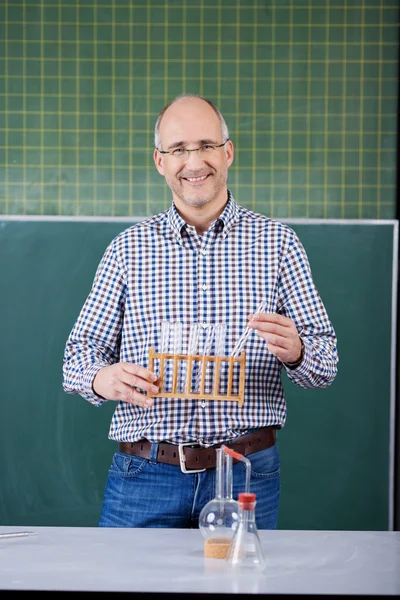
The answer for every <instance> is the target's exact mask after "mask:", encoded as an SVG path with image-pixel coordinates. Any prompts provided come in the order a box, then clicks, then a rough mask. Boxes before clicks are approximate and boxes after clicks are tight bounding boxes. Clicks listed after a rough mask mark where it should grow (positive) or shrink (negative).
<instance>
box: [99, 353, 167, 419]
mask: <svg viewBox="0 0 400 600" xmlns="http://www.w3.org/2000/svg"><path fill="white" fill-rule="evenodd" d="M93 390H94V392H95V393H96V394H98V395H99V396H101V397H102V398H106V399H107V400H117V401H118V400H122V401H124V402H129V403H130V404H137V405H138V406H142V407H146V408H148V407H150V406H152V405H153V402H154V400H153V399H152V398H150V397H149V396H146V394H145V393H141V391H140V390H143V391H144V392H147V393H148V394H151V393H152V394H157V393H158V391H159V387H158V386H157V375H156V374H155V373H153V372H152V371H149V370H147V369H145V368H144V367H141V366H140V365H134V364H131V363H125V362H123V363H116V364H114V365H110V366H107V367H103V368H102V369H100V370H99V371H98V373H97V374H96V377H95V378H94V380H93Z"/></svg>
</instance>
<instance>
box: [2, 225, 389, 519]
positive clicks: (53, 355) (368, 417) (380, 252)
mask: <svg viewBox="0 0 400 600" xmlns="http://www.w3.org/2000/svg"><path fill="white" fill-rule="evenodd" d="M286 222H288V223H289V224H290V225H291V226H292V227H293V229H295V230H296V231H297V232H298V234H299V236H300V238H301V240H302V241H303V244H304V246H305V248H306V250H307V252H308V255H309V258H310V263H311V267H312V271H313V276H314V279H315V281H316V283H317V286H318V288H319V291H320V293H321V296H322V298H323V300H324V302H325V305H326V307H327V309H328V312H329V314H330V316H331V319H332V321H333V324H334V326H335V328H336V331H337V334H338V348H339V356H340V363H339V373H338V376H337V379H336V381H335V382H334V384H333V385H332V386H331V387H330V388H328V389H326V390H302V389H300V388H297V387H296V386H294V385H293V384H292V383H291V382H289V380H287V379H286V380H285V388H286V392H287V398H288V419H287V424H286V426H285V428H284V429H283V430H282V431H281V432H280V433H279V442H278V443H279V446H280V452H281V461H282V503H281V513H280V518H279V528H281V529H353V530H354V529H356V530H385V529H390V528H391V526H390V522H391V514H390V513H391V508H390V507H391V503H392V498H391V494H392V491H391V490H392V470H393V469H392V458H393V457H392V454H391V452H392V449H391V445H392V439H391V428H392V426H391V411H392V408H393V406H392V403H393V401H394V400H393V396H392V395H393V391H392V390H391V382H392V380H393V378H392V375H391V360H392V345H393V338H392V308H393V306H392V304H393V303H394V300H393V298H394V296H393V286H392V277H393V272H392V270H393V253H394V246H395V240H396V239H397V238H396V235H395V234H396V232H397V222H395V221H385V222H384V221H381V222H376V221H375V222H370V223H368V222H357V221H353V222H349V221H348V222H334V223H332V222H329V221H323V222H312V221H311V222H310V221H309V222H295V221H293V222H292V223H290V222H289V221H286ZM129 224H130V223H129V222H127V221H124V222H121V221H90V220H86V221H84V220H71V221H66V220H51V219H47V220H39V219H37V220H36V219H33V220H22V219H18V218H16V219H15V220H13V219H6V218H4V219H3V220H0V281H1V295H0V355H1V361H0V372H1V391H2V402H1V403H0V525H36V526H40V525H60V526H96V525H97V522H98V518H99V512H100V506H101V500H102V494H103V487H104V483H105V478H106V474H107V470H108V466H109V461H110V459H111V455H112V453H113V452H114V449H115V445H114V443H113V442H111V441H109V440H108V439H107V435H108V426H109V421H110V417H111V412H112V410H113V408H114V405H113V403H109V404H106V405H104V406H103V407H101V408H95V407H93V406H91V405H90V404H89V403H87V402H86V401H85V400H83V399H82V398H80V397H79V396H71V395H67V394H65V393H64V392H63V390H62V357H63V352H64V345H65V341H66V338H67V336H68V334H69V332H70V330H71V327H72V325H73V323H74V321H75V318H76V317H77V314H78V312H79V310H80V308H81V306H82V304H83V301H84V300H85V298H86V295H87V293H88V292H89V290H90V287H91V284H92V280H93V277H94V273H95V269H96V267H97V264H98V262H99V260H100V258H101V256H102V254H103V251H104V250H105V247H106V245H107V244H108V243H109V242H110V241H111V239H112V238H113V237H114V236H115V235H116V234H117V233H118V232H120V231H121V230H122V229H124V228H125V227H127V226H129Z"/></svg>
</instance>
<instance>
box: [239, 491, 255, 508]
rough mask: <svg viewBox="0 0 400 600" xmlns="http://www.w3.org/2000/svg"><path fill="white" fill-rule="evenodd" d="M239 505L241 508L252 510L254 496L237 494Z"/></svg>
mask: <svg viewBox="0 0 400 600" xmlns="http://www.w3.org/2000/svg"><path fill="white" fill-rule="evenodd" d="M238 499H239V504H240V506H242V507H243V508H253V506H252V505H253V504H254V502H255V501H256V495H255V494H253V493H252V492H239V496H238Z"/></svg>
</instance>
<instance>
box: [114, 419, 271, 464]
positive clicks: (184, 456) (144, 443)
mask: <svg viewBox="0 0 400 600" xmlns="http://www.w3.org/2000/svg"><path fill="white" fill-rule="evenodd" d="M275 443H276V428H275V427H263V428H261V429H257V430H256V431H253V432H251V433H246V434H245V435H242V436H240V437H238V438H236V439H235V440H232V441H231V442H224V445H225V446H227V447H229V448H231V449H232V450H235V452H239V454H242V455H243V456H248V455H249V454H252V453H253V452H258V451H259V450H266V449H267V448H270V447H271V446H273V445H274V444H275ZM151 446H152V443H151V442H149V441H148V440H144V439H143V440H139V441H137V442H120V443H119V450H120V452H124V453H125V454H131V455H133V456H139V457H141V458H147V459H150V451H151ZM221 446H222V444H216V445H215V446H210V447H209V448H204V447H202V446H199V445H196V444H194V443H189V444H178V445H176V444H169V443H168V442H159V444H158V453H157V462H162V463H167V464H169V465H176V466H178V467H179V466H180V467H181V469H182V471H183V472H184V473H186V472H189V473H190V472H191V473H193V472H195V471H202V470H204V469H210V468H213V467H215V466H216V452H215V450H216V449H217V448H220V447H221ZM234 460H235V459H234Z"/></svg>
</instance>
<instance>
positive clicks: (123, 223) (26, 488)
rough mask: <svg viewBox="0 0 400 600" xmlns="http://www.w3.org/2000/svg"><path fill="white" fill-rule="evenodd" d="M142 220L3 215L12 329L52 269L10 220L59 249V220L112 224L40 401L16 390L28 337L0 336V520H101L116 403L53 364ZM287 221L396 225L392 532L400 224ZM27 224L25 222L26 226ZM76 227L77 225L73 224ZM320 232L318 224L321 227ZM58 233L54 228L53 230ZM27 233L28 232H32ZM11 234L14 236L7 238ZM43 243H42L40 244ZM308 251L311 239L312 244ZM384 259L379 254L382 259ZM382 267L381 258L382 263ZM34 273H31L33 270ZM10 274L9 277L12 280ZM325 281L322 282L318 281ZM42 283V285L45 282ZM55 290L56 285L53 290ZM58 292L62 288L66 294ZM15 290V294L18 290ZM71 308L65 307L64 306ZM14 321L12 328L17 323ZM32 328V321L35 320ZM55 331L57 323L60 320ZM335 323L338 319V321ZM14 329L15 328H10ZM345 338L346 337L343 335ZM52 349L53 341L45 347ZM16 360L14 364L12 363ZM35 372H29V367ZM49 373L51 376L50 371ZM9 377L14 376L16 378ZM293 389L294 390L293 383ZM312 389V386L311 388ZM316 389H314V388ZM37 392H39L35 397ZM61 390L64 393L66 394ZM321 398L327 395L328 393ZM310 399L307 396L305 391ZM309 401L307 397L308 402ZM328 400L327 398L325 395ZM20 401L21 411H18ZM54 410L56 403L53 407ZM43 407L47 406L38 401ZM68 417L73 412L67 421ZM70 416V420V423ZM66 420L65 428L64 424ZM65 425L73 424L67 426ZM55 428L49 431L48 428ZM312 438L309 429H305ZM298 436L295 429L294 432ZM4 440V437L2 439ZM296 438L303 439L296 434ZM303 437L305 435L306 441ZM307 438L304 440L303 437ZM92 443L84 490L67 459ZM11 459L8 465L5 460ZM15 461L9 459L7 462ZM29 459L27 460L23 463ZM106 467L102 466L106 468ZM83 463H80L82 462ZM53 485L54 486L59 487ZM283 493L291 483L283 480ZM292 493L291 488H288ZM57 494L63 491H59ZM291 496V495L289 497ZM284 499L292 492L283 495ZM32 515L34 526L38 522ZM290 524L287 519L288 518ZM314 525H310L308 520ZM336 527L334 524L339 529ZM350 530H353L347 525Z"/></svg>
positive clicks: (66, 267)
mask: <svg viewBox="0 0 400 600" xmlns="http://www.w3.org/2000/svg"><path fill="white" fill-rule="evenodd" d="M140 220H141V219H140V218H127V217H120V218H118V217H117V218H108V217H107V218H102V217H82V218H81V217H78V218H70V217H50V216H48V217H40V216H24V215H21V216H18V215H13V216H2V217H1V219H0V248H1V250H2V252H1V253H0V255H1V256H2V264H3V268H1V266H0V280H2V281H3V283H5V284H6V285H5V288H4V289H5V290H6V292H5V294H4V295H2V298H1V299H0V310H1V312H0V319H3V323H2V329H4V328H5V327H6V326H7V327H11V326H12V322H13V319H14V318H15V317H16V316H18V315H21V311H22V310H23V308H24V307H26V306H29V304H30V302H31V301H32V297H33V296H34V295H35V293H37V290H35V282H37V280H38V278H39V283H40V276H46V272H47V267H46V268H44V269H43V268H42V267H43V266H44V265H41V264H38V268H37V269H36V271H35V270H34V269H29V267H26V264H24V261H29V260H35V256H36V254H37V253H38V254H39V255H40V252H39V250H40V248H38V243H39V242H40V241H42V242H43V239H42V240H39V239H38V240H36V241H35V239H33V238H30V237H29V233H28V234H22V235H21V236H20V237H18V235H16V236H15V238H14V239H13V243H15V248H13V246H12V244H10V238H8V239H7V244H6V245H4V244H2V243H1V239H2V237H3V236H4V234H5V232H6V230H7V226H9V225H10V222H12V221H16V222H23V223H25V226H26V227H27V228H28V229H29V227H30V225H29V224H34V223H35V222H36V223H37V224H38V225H39V226H43V225H44V224H45V227H46V228H48V229H46V231H47V232H48V233H49V236H50V238H51V239H50V238H49V240H48V241H47V242H46V243H48V244H50V245H49V247H52V248H54V251H55V252H56V251H57V244H58V243H59V239H58V238H57V235H55V228H54V227H52V225H55V226H56V225H57V223H58V224H59V223H63V222H64V223H69V226H71V227H72V226H73V224H74V223H75V224H77V225H78V224H79V223H81V224H82V223H84V222H86V223H88V226H89V227H91V225H89V224H94V227H93V228H92V229H91V231H94V230H95V228H96V225H95V224H96V223H99V224H101V223H103V224H104V226H105V227H108V228H109V235H108V234H107V235H104V236H100V238H99V240H98V243H97V246H96V247H93V245H92V244H91V243H88V245H87V250H88V251H89V252H91V253H92V254H91V258H90V262H91V265H92V266H91V270H90V272H91V275H90V276H89V277H88V274H87V273H86V276H85V278H84V280H83V281H84V285H83V288H82V290H81V293H80V294H79V298H76V301H75V304H74V306H71V307H70V315H69V317H68V318H67V322H66V323H65V324H64V325H65V326H64V330H63V331H62V332H57V331H55V330H54V338H53V339H50V338H51V336H49V337H48V339H47V341H46V343H48V344H49V348H48V350H47V349H45V350H42V352H40V351H39V352H38V354H39V355H40V356H39V358H40V369H36V370H35V371H34V372H31V373H30V378H29V379H30V381H29V385H30V386H31V389H33V390H34V392H33V393H32V394H33V398H32V399H31V398H29V397H22V398H18V393H16V392H15V389H16V388H15V386H16V383H15V382H16V380H17V378H16V376H15V375H16V373H18V372H19V371H15V370H13V369H14V367H15V365H16V364H21V365H22V366H23V365H24V364H25V361H26V360H27V359H28V360H29V357H27V356H26V355H24V343H23V342H24V340H23V339H18V338H17V339H13V337H12V335H10V336H9V337H8V338H4V337H3V341H2V342H1V341H0V344H3V343H4V342H5V345H4V346H3V348H2V352H1V355H2V356H3V360H2V363H3V365H2V371H3V374H2V379H3V384H4V385H5V388H4V389H5V392H6V397H7V398H8V402H4V403H2V408H0V416H1V415H3V418H2V419H1V421H0V422H2V423H6V424H7V436H8V437H7V436H0V455H1V456H2V457H3V460H2V465H3V466H1V464H0V479H1V480H2V481H4V482H5V483H6V485H5V489H7V494H4V493H3V494H2V495H0V524H4V525H8V524H12V525H25V524H38V525H40V524H43V525H44V524H52V525H63V524H64V525H74V524H78V525H79V524H84V523H86V524H87V522H88V521H89V522H90V524H92V525H95V520H94V518H93V515H94V513H96V512H97V511H98V508H99V504H100V502H101V495H102V485H103V483H104V478H105V471H106V469H107V463H108V461H109V458H110V455H111V452H113V451H114V449H115V447H114V444H113V443H112V442H108V443H107V441H106V437H107V431H108V423H109V418H110V415H111V409H112V406H106V407H104V409H101V410H100V411H97V410H96V409H94V408H93V407H92V406H90V405H88V403H86V402H85V401H84V400H83V399H80V398H79V397H78V398H77V399H76V401H74V399H73V398H72V397H69V396H67V395H65V394H63V392H60V389H61V373H60V368H59V367H61V364H59V362H58V363H55V364H56V365H57V366H56V368H55V369H54V363H52V360H53V356H52V351H51V348H52V345H54V343H55V339H56V337H57V335H59V336H60V337H59V339H58V344H59V345H60V343H61V341H62V343H64V342H65V339H66V335H67V334H68V332H69V331H67V330H69V329H70V328H71V327H72V324H73V320H74V318H73V315H75V316H76V311H77V310H78V307H79V308H80V305H81V301H82V300H83V299H84V296H85V294H86V293H88V291H89V289H90V285H91V278H92V277H93V276H94V268H95V266H97V263H98V260H99V259H100V257H101V254H102V252H103V251H104V249H105V246H106V243H107V242H108V241H111V239H112V237H113V235H114V234H116V233H117V232H118V231H121V230H122V229H124V228H125V227H127V226H129V225H131V224H133V223H134V222H137V221H140ZM281 221H282V222H285V223H287V224H288V225H289V226H291V227H293V229H295V230H296V229H297V230H298V233H299V235H300V238H302V236H301V231H300V230H301V228H302V226H303V225H312V226H313V227H314V226H319V225H322V226H325V227H327V226H328V227H330V226H334V225H338V226H340V228H341V231H346V229H343V227H344V228H346V227H348V231H350V230H353V229H354V228H359V227H360V226H367V227H368V228H370V227H372V226H375V227H377V228H378V229H377V230H380V229H381V228H383V227H388V228H389V231H390V233H389V237H391V260H392V264H391V283H390V289H388V290H387V294H390V303H389V304H390V307H391V308H390V310H391V314H390V393H389V397H388V398H387V402H388V406H387V414H388V417H389V418H388V423H387V440H386V442H387V444H388V465H387V466H388V472H387V477H386V475H385V478H386V479H385V480H387V489H386V490H385V495H386V499H385V501H386V502H387V509H386V515H385V520H386V522H387V526H386V525H385V526H382V523H383V521H381V522H380V525H379V528H384V529H386V528H387V529H388V530H393V498H394V447H395V425H394V416H395V403H396V398H395V379H396V321H397V266H398V221H396V220H380V221H375V220H358V221H357V220H333V219H330V220H324V219H281ZM21 224H22V223H21ZM71 231H72V229H71ZM315 231H317V229H315ZM51 232H53V233H51ZM26 236H28V237H26ZM6 237H7V236H6ZM76 242H77V243H78V242H79V239H78V237H77V238H76ZM318 243H322V238H319V239H318ZM39 245H40V244H39ZM305 247H306V250H307V251H308V248H307V243H306V244H305ZM18 252H21V254H20V256H19V261H20V262H19V263H18ZM15 257H16V258H17V263H16V268H15V269H12V267H11V266H10V265H12V261H13V260H14V259H15ZM378 258H379V257H378ZM378 264H379V263H378ZM56 267H57V268H56V269H55V271H54V272H57V273H61V274H64V275H67V274H68V273H71V276H73V277H79V265H73V264H72V265H71V264H70V261H69V260H68V256H64V257H63V260H60V262H59V264H57V265H56ZM311 267H312V268H313V260H311ZM22 268H28V270H29V273H30V278H31V279H30V281H29V284H30V287H28V288H27V290H26V295H25V297H24V294H22V295H21V294H20V293H16V292H18V291H19V292H21V290H17V286H18V282H20V281H21V273H20V272H18V269H22ZM27 274H28V273H27ZM7 277H8V279H7ZM317 284H318V281H317ZM39 288H40V285H39ZM66 289H67V290H68V289H70V288H69V285H67V287H66ZM50 292H51V290H49V289H47V290H46V289H45V290H42V291H41V294H42V296H41V298H42V301H43V302H45V301H46V299H48V298H49V294H50ZM53 292H54V290H53ZM56 293H60V292H59V291H58V292H57V291H56ZM14 294H15V295H14ZM322 296H323V299H324V301H325V303H326V304H327V308H328V312H330V299H329V298H324V295H323V294H322ZM64 308H65V307H64ZM53 317H55V319H57V317H59V318H61V317H62V315H61V314H57V311H56V312H55V314H54V315H53ZM33 320H34V319H33V317H32V315H31V321H33ZM10 324H11V325H10ZM32 325H33V324H32ZM54 325H55V328H54V329H56V320H55V322H54ZM334 325H335V322H334ZM10 331H11V330H10V329H9V332H10ZM339 341H340V340H339ZM43 347H44V348H46V346H43ZM340 354H341V352H340V345H339V356H340ZM37 358H38V357H36V356H34V355H33V354H32V355H31V357H30V360H31V361H32V363H34V362H35V360H37ZM7 361H9V364H8V367H7ZM13 365H14V366H13ZM49 369H50V371H51V373H50V374H48V373H47V371H48V370H49ZM340 369H341V364H340V363H339V373H340ZM23 372H24V370H23V371H22V372H21V380H20V381H18V380H17V384H18V386H19V387H22V388H23V383H24V376H23ZM28 372H29V369H28ZM46 373H47V375H46V377H45V376H44V375H45V374H46ZM10 374H12V375H13V381H10ZM46 378H47V380H48V381H50V380H51V381H50V383H51V385H52V386H53V388H52V389H54V390H57V394H58V395H57V396H56V399H57V401H58V402H59V406H61V407H62V408H61V409H59V411H60V412H58V413H53V415H54V424H55V429H56V430H57V427H58V428H59V429H58V431H59V432H61V433H62V435H60V436H58V437H57V436H55V437H54V438H52V439H51V440H50V441H51V444H50V446H49V444H48V440H47V439H41V437H40V435H39V436H38V435H37V431H38V430H39V433H41V432H40V423H41V422H42V421H41V417H40V410H39V416H38V412H37V406H38V405H37V399H39V400H44V401H45V402H46V403H47V404H46V406H45V407H44V408H43V409H42V410H44V411H46V410H47V411H48V410H50V416H51V414H52V413H51V410H52V408H51V407H53V408H54V405H52V404H51V398H49V397H48V393H49V392H48V389H47V388H46ZM334 386H335V384H333V386H332V388H330V389H329V390H325V391H324V392H323V394H324V397H326V398H328V400H329V398H330V397H333V396H332V394H334V390H335V387H334ZM288 390H289V387H288ZM306 393H308V391H306ZM312 393H314V392H312ZM35 394H36V396H35ZM60 394H61V395H60ZM62 395H64V396H66V398H65V402H64V401H63V400H62V399H61V396H62ZM321 397H322V396H321ZM304 398H305V396H304ZM21 401H23V403H25V404H23V406H22V408H23V409H24V411H23V414H24V415H25V416H26V420H25V421H21V410H20V408H19V406H20V404H18V403H21ZM307 402H308V400H307ZM324 402H325V400H324ZM16 403H17V408H16ZM49 407H50V408H49ZM39 408H40V404H39ZM296 410H297V409H296V408H295V403H294V402H293V405H292V407H289V408H288V414H290V413H291V412H294V413H295V411H296ZM66 415H67V416H68V417H67V419H65V417H66ZM35 419H36V420H37V421H36V424H37V427H36V430H35V435H32V436H31V438H29V427H30V425H31V424H32V423H33V424H35ZM63 419H64V421H63ZM85 419H87V422H88V423H93V427H91V428H90V430H87V429H85V424H86V421H85ZM63 423H64V429H62V427H63ZM65 423H66V425H65ZM289 427H291V425H290V420H289V419H288V425H287V426H286V427H285V428H284V430H283V431H282V433H280V438H281V441H280V442H279V443H280V445H281V449H282V458H283V461H282V462H283V463H284V464H286V468H287V465H289V463H290V461H292V460H293V459H292V458H291V457H290V456H289V455H285V443H286V441H285V436H286V432H285V430H286V428H288V431H289ZM47 433H48V431H47ZM305 433H307V435H309V432H305ZM292 435H293V433H292ZM1 439H3V442H2V441H1ZM294 439H296V438H295V437H294ZM299 439H300V438H299ZM303 441H304V439H303ZM82 445H83V446H84V447H85V452H84V453H82V455H79V468H80V469H82V473H83V474H87V477H86V478H85V480H84V485H83V486H82V489H79V490H78V489H77V487H76V486H77V482H76V474H75V472H74V466H73V465H72V464H68V461H67V460H66V456H68V454H67V455H66V454H65V452H66V450H65V448H68V447H69V451H68V450H67V452H71V451H72V450H73V449H74V448H79V447H80V446H82ZM14 459H15V468H16V470H15V471H13V475H12V476H11V479H10V473H11V471H12V467H14V462H13V461H14ZM38 459H39V461H40V469H41V470H42V469H43V468H45V469H46V468H47V469H49V473H52V474H53V475H52V476H51V478H50V480H49V482H48V486H47V483H46V480H45V479H43V477H42V478H40V477H37V476H35V473H36V475H37V472H36V471H35V469H38V468H39V467H38V464H37V462H36V463H34V464H32V465H30V468H27V465H29V461H30V460H32V461H34V460H36V461H37V460H38ZM3 461H4V462H3ZM7 461H8V462H7ZM24 461H25V462H24ZM100 465H101V467H100ZM75 468H76V464H75ZM61 469H63V471H62V480H63V486H62V487H60V488H59V489H58V490H54V485H55V484H54V481H55V480H57V477H58V475H59V473H60V470H61ZM83 476H84V475H83ZM52 488H53V489H52ZM283 491H285V490H284V485H283ZM288 491H289V492H291V490H290V489H289V490H288ZM55 492H56V493H55ZM68 495H69V500H68V501H67V502H64V499H65V497H67V496H68ZM287 495H288V494H286V497H287ZM283 497H285V495H284V494H283ZM77 511H78V512H79V517H77ZM32 519H33V520H34V521H35V523H32ZM284 523H285V522H284ZM286 523H288V525H289V527H286V528H292V527H293V521H291V520H288V521H286ZM306 525H307V526H309V525H308V524H306ZM313 527H316V528H321V529H325V528H330V527H332V524H331V523H328V527H327V524H326V522H322V521H321V522H318V521H316V524H315V523H314V524H313V523H312V524H311V527H310V528H313ZM299 528H304V526H303V527H302V526H300V527H299ZM333 528H334V527H333ZM343 528H346V527H343Z"/></svg>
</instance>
